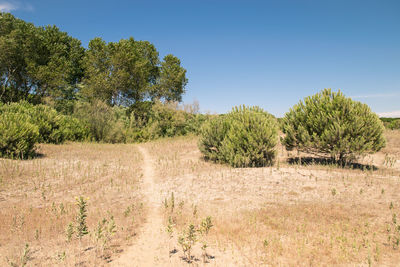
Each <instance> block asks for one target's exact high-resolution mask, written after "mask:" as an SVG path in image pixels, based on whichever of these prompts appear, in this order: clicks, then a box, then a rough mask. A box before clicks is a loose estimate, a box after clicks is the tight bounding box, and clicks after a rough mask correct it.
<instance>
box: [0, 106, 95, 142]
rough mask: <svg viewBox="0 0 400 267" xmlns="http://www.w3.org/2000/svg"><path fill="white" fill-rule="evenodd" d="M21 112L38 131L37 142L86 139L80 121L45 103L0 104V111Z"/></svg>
mask: <svg viewBox="0 0 400 267" xmlns="http://www.w3.org/2000/svg"><path fill="white" fill-rule="evenodd" d="M4 112H8V113H14V114H23V115H25V116H26V119H27V121H29V123H31V124H33V125H36V126H37V127H38V131H39V137H38V140H37V141H38V142H39V143H53V144H60V143H63V142H64V141H65V140H71V141H80V140H83V139H86V138H87V136H88V134H89V132H88V128H87V127H86V125H85V124H83V122H82V121H80V120H78V119H76V118H73V117H72V116H66V115H62V114H59V113H58V112H57V111H56V110H55V109H53V108H51V107H49V106H46V105H33V104H30V103H28V102H26V101H21V102H18V103H10V104H6V105H2V106H0V113H4Z"/></svg>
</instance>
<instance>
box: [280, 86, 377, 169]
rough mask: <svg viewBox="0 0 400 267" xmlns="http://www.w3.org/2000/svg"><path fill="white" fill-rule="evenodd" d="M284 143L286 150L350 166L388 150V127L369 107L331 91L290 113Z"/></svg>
mask: <svg viewBox="0 0 400 267" xmlns="http://www.w3.org/2000/svg"><path fill="white" fill-rule="evenodd" d="M282 125H283V126H282V131H283V132H284V133H285V137H284V138H283V140H282V143H283V144H284V145H285V146H286V149H288V150H293V149H297V150H298V151H302V152H307V153H313V154H316V155H318V156H327V157H330V158H332V159H333V160H335V161H339V162H342V163H343V162H347V161H349V160H352V159H353V158H354V157H355V156H357V155H362V154H365V153H373V152H376V151H379V150H380V149H381V148H383V147H384V146H385V139H384V136H383V131H384V127H383V124H382V122H381V121H380V120H379V118H378V116H377V115H376V114H375V113H373V112H372V111H371V110H370V108H369V107H368V106H367V105H366V104H362V103H360V102H357V101H353V100H352V99H350V98H346V97H345V96H344V95H343V94H342V93H341V92H340V91H339V92H337V93H335V92H332V91H331V90H330V89H325V90H323V91H322V92H320V93H318V94H315V95H313V96H309V97H306V98H305V99H304V102H303V101H300V102H299V104H297V105H295V106H294V107H293V108H292V109H291V110H290V111H289V112H287V113H286V115H285V117H284V119H283V124H282Z"/></svg>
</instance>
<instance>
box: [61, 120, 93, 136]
mask: <svg viewBox="0 0 400 267" xmlns="http://www.w3.org/2000/svg"><path fill="white" fill-rule="evenodd" d="M59 125H60V129H59V130H60V131H61V132H62V135H63V136H64V138H65V140H69V141H83V140H86V139H90V131H89V127H88V126H87V125H86V124H85V123H83V121H81V120H79V119H77V118H74V117H72V116H69V115H64V116H62V117H61V119H60V121H59Z"/></svg>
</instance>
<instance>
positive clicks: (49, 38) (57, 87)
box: [0, 13, 187, 106]
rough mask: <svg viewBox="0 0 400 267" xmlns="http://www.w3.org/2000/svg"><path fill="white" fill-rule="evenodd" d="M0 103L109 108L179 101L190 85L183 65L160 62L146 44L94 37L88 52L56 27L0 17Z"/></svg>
mask: <svg viewBox="0 0 400 267" xmlns="http://www.w3.org/2000/svg"><path fill="white" fill-rule="evenodd" d="M0 51H2V53H1V54H0V101H1V102H4V103H8V102H16V101H20V100H28V101H30V102H43V101H44V100H45V99H46V98H50V99H51V100H52V101H65V100H73V99H75V98H76V96H77V95H80V96H81V97H84V98H87V99H88V100H94V99H97V100H101V101H104V102H106V103H108V104H110V105H124V106H130V105H132V104H134V103H137V102H142V101H146V100H154V99H160V100H167V101H181V100H182V94H183V93H184V92H185V86H186V84H187V78H186V70H185V69H184V68H183V67H182V66H181V62H180V60H179V59H178V58H177V57H175V56H173V55H167V56H165V57H164V60H163V61H160V59H159V54H158V51H157V49H156V48H155V46H154V45H153V44H151V43H150V42H148V41H137V40H135V39H134V38H133V37H130V38H128V39H122V40H120V41H119V42H109V43H107V42H105V41H104V40H102V39H101V38H99V37H97V38H94V39H93V40H91V41H90V42H89V45H88V49H85V48H83V47H82V45H81V42H80V41H79V40H78V39H76V38H73V37H71V36H69V35H68V34H67V33H65V32H62V31H60V30H59V29H58V28H57V27H56V26H46V27H36V26H35V25H33V24H31V23H27V22H25V21H23V20H20V19H17V18H15V17H14V16H13V15H11V14H9V13H0Z"/></svg>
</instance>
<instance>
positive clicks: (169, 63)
mask: <svg viewBox="0 0 400 267" xmlns="http://www.w3.org/2000/svg"><path fill="white" fill-rule="evenodd" d="M83 62H84V69H85V77H84V80H83V83H84V85H85V86H84V87H83V90H82V93H83V95H84V96H86V97H88V98H89V99H99V100H101V101H104V102H106V103H107V104H110V105H124V106H129V105H131V104H135V103H138V102H143V101H145V100H148V99H165V100H167V101H181V99H182V94H183V93H184V88H185V86H186V84H187V78H186V70H185V69H184V68H182V67H181V66H180V60H179V59H178V58H176V57H174V56H173V55H167V56H166V57H165V58H164V61H163V62H161V64H160V60H159V57H158V52H157V50H156V48H155V47H154V45H153V44H151V43H150V42H148V41H136V40H135V39H133V38H132V37H131V38H129V39H122V40H120V41H119V42H110V43H106V42H105V41H103V40H102V39H101V38H95V39H93V40H91V41H90V42H89V49H88V50H87V51H86V55H85V58H84V60H83Z"/></svg>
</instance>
